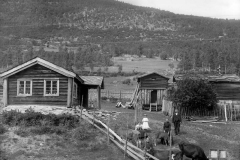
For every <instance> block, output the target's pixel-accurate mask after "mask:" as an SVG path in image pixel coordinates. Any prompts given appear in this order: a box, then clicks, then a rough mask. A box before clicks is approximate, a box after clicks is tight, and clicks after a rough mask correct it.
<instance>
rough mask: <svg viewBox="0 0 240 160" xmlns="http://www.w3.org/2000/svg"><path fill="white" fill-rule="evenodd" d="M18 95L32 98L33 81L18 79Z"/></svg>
mask: <svg viewBox="0 0 240 160" xmlns="http://www.w3.org/2000/svg"><path fill="white" fill-rule="evenodd" d="M17 95H18V96H31V95H32V80H29V79H18V80H17Z"/></svg>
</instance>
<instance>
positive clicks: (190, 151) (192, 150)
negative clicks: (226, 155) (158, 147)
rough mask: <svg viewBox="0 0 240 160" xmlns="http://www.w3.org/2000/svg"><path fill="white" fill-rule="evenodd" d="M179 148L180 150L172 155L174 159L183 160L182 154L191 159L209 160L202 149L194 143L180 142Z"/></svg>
mask: <svg viewBox="0 0 240 160" xmlns="http://www.w3.org/2000/svg"><path fill="white" fill-rule="evenodd" d="M179 148H180V150H181V152H179V153H177V154H176V155H175V156H174V160H183V155H185V156H186V157H188V158H191V159H192V160H209V159H208V158H207V156H206V155H205V153H204V151H203V149H202V148H201V147H199V146H197V145H195V144H191V143H185V142H180V143H179Z"/></svg>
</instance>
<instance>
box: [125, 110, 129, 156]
mask: <svg viewBox="0 0 240 160" xmlns="http://www.w3.org/2000/svg"><path fill="white" fill-rule="evenodd" d="M128 117H129V114H128V116H127V133H126V143H125V151H124V159H125V158H126V153H127V137H128Z"/></svg>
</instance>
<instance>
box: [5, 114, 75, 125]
mask: <svg viewBox="0 0 240 160" xmlns="http://www.w3.org/2000/svg"><path fill="white" fill-rule="evenodd" d="M3 119H4V121H3V123H4V124H7V125H13V126H15V125H22V126H28V127H29V126H64V127H67V128H69V129H71V128H75V127H76V126H77V125H78V123H79V119H78V118H77V117H75V116H72V115H69V114H63V115H54V114H48V115H44V114H42V113H40V112H34V111H33V110H31V109H29V110H26V112H25V113H21V112H18V111H15V110H12V111H8V112H3Z"/></svg>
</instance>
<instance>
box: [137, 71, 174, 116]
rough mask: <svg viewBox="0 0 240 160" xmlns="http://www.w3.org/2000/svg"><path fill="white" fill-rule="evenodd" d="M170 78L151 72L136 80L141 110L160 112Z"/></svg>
mask: <svg viewBox="0 0 240 160" xmlns="http://www.w3.org/2000/svg"><path fill="white" fill-rule="evenodd" d="M169 79H170V78H168V77H166V76H164V75H162V74H159V73H157V72H151V73H147V74H144V75H142V76H140V77H138V78H137V82H138V85H137V89H138V91H139V95H138V96H140V97H138V98H139V99H140V101H141V104H142V107H143V109H150V110H156V111H158V110H161V107H162V103H163V97H164V94H165V90H166V89H167V88H168V86H169V84H168V81H169Z"/></svg>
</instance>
